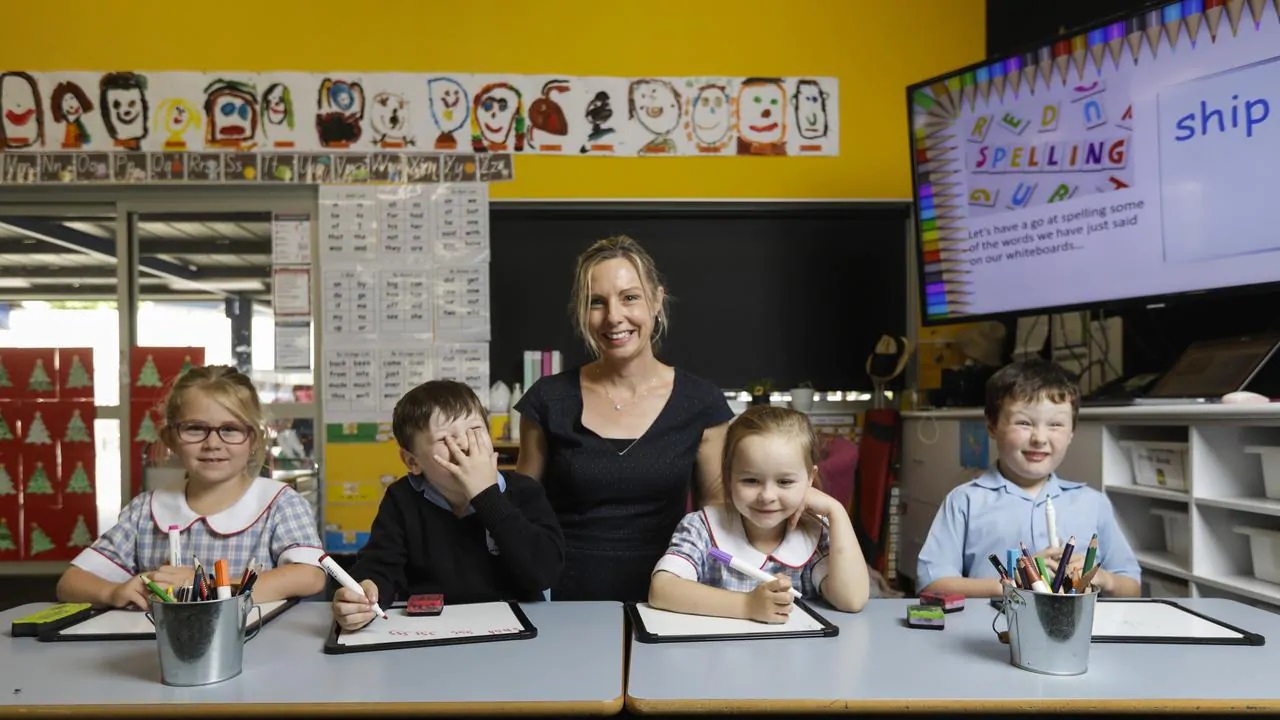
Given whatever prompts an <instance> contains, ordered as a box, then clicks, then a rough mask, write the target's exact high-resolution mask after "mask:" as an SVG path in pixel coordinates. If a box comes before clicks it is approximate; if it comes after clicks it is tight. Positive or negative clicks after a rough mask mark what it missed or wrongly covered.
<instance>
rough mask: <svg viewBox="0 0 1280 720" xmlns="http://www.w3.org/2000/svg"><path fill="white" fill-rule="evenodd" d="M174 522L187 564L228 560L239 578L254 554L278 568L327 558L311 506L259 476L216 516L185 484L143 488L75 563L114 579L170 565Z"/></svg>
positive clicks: (208, 565) (279, 484)
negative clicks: (192, 501) (198, 505)
mask: <svg viewBox="0 0 1280 720" xmlns="http://www.w3.org/2000/svg"><path fill="white" fill-rule="evenodd" d="M170 525H177V526H178V528H179V530H180V532H181V536H180V537H181V540H182V564H183V565H188V566H189V565H192V564H193V560H192V555H193V554H194V555H195V557H196V558H199V560H200V562H201V564H202V565H204V567H205V568H207V569H208V571H209V572H213V565H214V563H215V562H216V561H218V560H226V561H227V563H228V565H229V567H230V568H231V574H232V577H233V578H238V577H239V576H240V574H241V573H242V572H243V571H244V568H245V567H246V566H247V565H248V563H249V562H250V561H251V560H253V561H256V562H259V563H262V565H263V566H264V568H266V569H271V568H274V567H279V566H281V565H287V564H289V563H302V564H306V565H316V566H319V565H320V557H321V556H322V555H323V554H324V551H323V549H322V547H321V545H320V535H319V533H318V532H317V530H316V520H315V513H314V511H313V510H312V509H311V505H310V504H309V503H308V502H307V501H306V500H305V499H304V498H303V497H302V496H301V495H299V494H298V492H297V491H296V490H294V489H293V488H291V487H289V486H288V485H285V484H284V483H282V482H279V481H277V480H269V479H267V478H257V479H255V480H254V482H253V484H252V485H251V486H250V487H249V489H248V490H247V491H246V492H245V494H244V495H243V496H242V497H241V498H240V499H239V500H237V501H236V503H235V504H234V505H232V506H231V507H229V508H227V509H226V510H223V511H222V512H220V513H217V514H215V515H210V516H203V515H197V514H196V513H195V512H194V511H193V510H192V509H191V508H190V507H189V506H188V505H187V501H186V494H185V484H181V485H178V486H176V487H173V488H162V489H157V490H153V491H149V492H145V493H142V494H141V495H139V496H137V497H135V498H134V499H133V501H132V502H130V503H129V505H128V506H127V507H125V509H124V510H121V511H120V519H119V521H118V522H117V523H116V524H115V525H114V526H113V527H112V528H111V529H110V530H107V532H106V533H104V534H103V535H102V537H100V538H98V539H97V541H95V542H94V543H93V545H92V546H90V547H88V548H85V549H84V550H83V551H81V553H80V554H79V555H77V556H76V558H75V559H74V560H72V561H71V562H72V564H73V565H75V566H77V567H80V568H82V569H84V570H86V571H88V572H91V573H93V574H94V575H97V576H99V577H101V578H103V579H105V580H109V581H111V582H124V581H126V580H128V579H129V578H131V577H133V576H134V575H137V574H138V573H141V572H146V571H150V570H154V569H156V568H158V567H160V566H161V565H167V564H169V533H168V528H169V526H170Z"/></svg>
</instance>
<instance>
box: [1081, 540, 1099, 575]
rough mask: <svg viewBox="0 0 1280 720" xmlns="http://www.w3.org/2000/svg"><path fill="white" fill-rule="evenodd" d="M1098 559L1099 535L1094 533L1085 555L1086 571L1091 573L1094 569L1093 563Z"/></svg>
mask: <svg viewBox="0 0 1280 720" xmlns="http://www.w3.org/2000/svg"><path fill="white" fill-rule="evenodd" d="M1097 559H1098V533H1094V534H1093V537H1092V538H1091V539H1090V540H1089V549H1088V550H1086V551H1085V553H1084V571H1085V572H1089V571H1090V570H1092V569H1093V563H1094V561H1095V560H1097Z"/></svg>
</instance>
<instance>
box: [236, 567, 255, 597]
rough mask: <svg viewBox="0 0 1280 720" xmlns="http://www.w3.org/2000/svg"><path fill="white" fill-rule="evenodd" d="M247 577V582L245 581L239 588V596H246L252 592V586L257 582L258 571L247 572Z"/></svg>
mask: <svg viewBox="0 0 1280 720" xmlns="http://www.w3.org/2000/svg"><path fill="white" fill-rule="evenodd" d="M248 576H249V577H248V579H247V580H245V581H244V583H243V584H242V585H241V586H240V594H241V595H248V594H249V592H250V591H251V590H253V584H254V583H256V582H258V571H257V570H250V571H249V572H248Z"/></svg>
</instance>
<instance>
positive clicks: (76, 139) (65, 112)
mask: <svg viewBox="0 0 1280 720" xmlns="http://www.w3.org/2000/svg"><path fill="white" fill-rule="evenodd" d="M49 109H50V110H51V111H52V112H53V121H54V122H57V123H62V124H64V125H65V126H66V131H65V132H64V133H63V135H62V147H63V148H66V149H68V150H74V149H76V148H82V147H84V146H85V145H86V144H87V143H89V142H90V140H91V139H92V138H90V137H89V131H88V130H87V129H85V125H84V116H85V114H86V113H91V112H93V101H92V100H90V99H89V96H88V95H86V94H85V92H84V89H83V88H81V87H80V86H79V85H77V84H76V83H73V82H60V83H58V84H57V86H56V87H54V88H53V96H52V97H51V98H50V99H49Z"/></svg>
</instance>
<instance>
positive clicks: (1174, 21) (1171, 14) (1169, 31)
mask: <svg viewBox="0 0 1280 720" xmlns="http://www.w3.org/2000/svg"><path fill="white" fill-rule="evenodd" d="M1160 19H1161V21H1162V22H1163V23H1164V36H1165V37H1166V38H1169V49H1170V50H1176V49H1177V47H1178V36H1179V35H1181V34H1182V3H1181V2H1175V3H1169V4H1168V5H1165V6H1164V7H1163V8H1161V9H1160Z"/></svg>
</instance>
